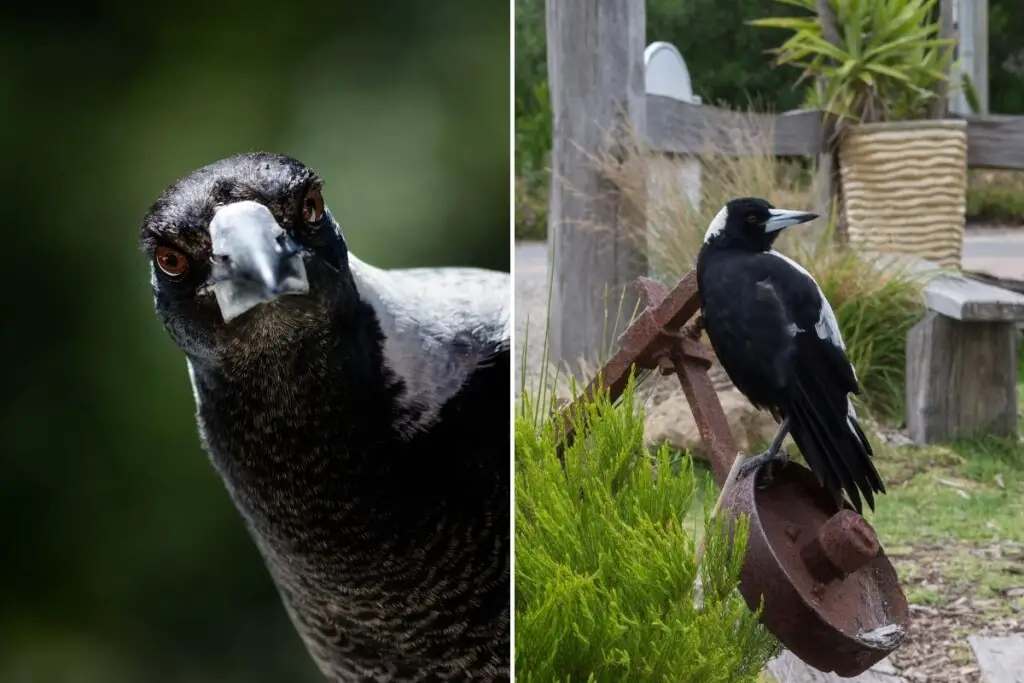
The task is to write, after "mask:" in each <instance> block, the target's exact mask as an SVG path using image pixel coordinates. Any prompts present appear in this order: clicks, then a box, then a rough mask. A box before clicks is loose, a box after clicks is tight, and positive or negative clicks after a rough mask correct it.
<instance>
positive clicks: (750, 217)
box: [747, 214, 761, 225]
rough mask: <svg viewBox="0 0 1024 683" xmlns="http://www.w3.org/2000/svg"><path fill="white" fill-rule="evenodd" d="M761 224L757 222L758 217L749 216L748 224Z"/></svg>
mask: <svg viewBox="0 0 1024 683" xmlns="http://www.w3.org/2000/svg"><path fill="white" fill-rule="evenodd" d="M760 222H761V221H759V220H757V216H756V215H754V214H750V215H749V216H747V223H748V224H750V225H757V224H758V223H760Z"/></svg>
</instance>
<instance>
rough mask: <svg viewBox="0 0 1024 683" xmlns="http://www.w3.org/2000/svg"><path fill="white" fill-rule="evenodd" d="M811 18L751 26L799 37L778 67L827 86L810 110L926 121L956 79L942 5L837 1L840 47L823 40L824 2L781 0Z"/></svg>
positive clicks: (812, 97)
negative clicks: (951, 76) (943, 34)
mask: <svg viewBox="0 0 1024 683" xmlns="http://www.w3.org/2000/svg"><path fill="white" fill-rule="evenodd" d="M779 2H782V3H785V4H787V5H792V6H795V7H800V8H802V9H804V10H806V11H808V12H810V13H811V16H802V17H775V18H769V19H757V20H754V21H751V22H749V23H750V24H751V25H752V26H757V27H761V28H779V29H786V30H788V31H791V32H792V34H793V35H792V36H790V38H789V39H788V40H786V41H785V42H784V43H783V44H782V46H781V47H779V48H778V49H777V50H775V51H774V52H775V53H776V59H775V61H776V63H777V64H780V65H791V66H796V67H799V68H800V69H802V70H803V73H802V75H801V76H800V79H801V80H803V79H819V78H823V79H824V80H825V85H824V86H823V87H816V88H812V89H810V90H809V91H808V93H809V101H808V104H809V106H812V107H817V108H822V109H825V110H827V111H829V112H831V113H832V114H834V115H835V116H836V117H838V118H839V119H841V120H843V119H851V120H853V121H855V122H862V121H863V122H872V121H893V120H906V119H919V118H926V117H927V115H928V108H929V106H930V103H931V101H932V100H933V99H934V98H935V97H937V91H936V89H937V87H938V85H939V84H940V83H941V82H944V81H948V78H947V76H946V74H947V73H948V71H949V67H950V64H951V60H952V54H953V51H952V46H953V44H954V42H955V41H953V40H950V39H942V38H939V24H938V22H937V21H936V20H935V18H934V11H933V10H934V8H935V3H936V0H830V2H829V4H830V6H831V7H832V10H833V12H834V13H835V23H836V29H837V32H838V35H839V42H838V44H833V43H831V42H829V40H828V39H827V38H826V36H825V35H824V34H823V29H822V25H821V22H820V21H819V20H818V16H817V14H816V13H815V6H816V0H779Z"/></svg>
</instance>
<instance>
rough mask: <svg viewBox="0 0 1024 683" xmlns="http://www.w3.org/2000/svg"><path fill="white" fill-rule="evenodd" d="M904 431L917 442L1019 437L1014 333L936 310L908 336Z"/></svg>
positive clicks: (1005, 327)
mask: <svg viewBox="0 0 1024 683" xmlns="http://www.w3.org/2000/svg"><path fill="white" fill-rule="evenodd" d="M906 382H907V394H906V397H907V406H906V410H907V430H908V431H909V432H910V438H911V439H913V440H914V442H915V443H919V444H926V443H937V442H943V441H952V440H954V439H956V438H958V437H966V436H970V435H972V434H979V433H986V434H996V435H1001V436H1011V437H1016V436H1017V419H1018V418H1017V331H1016V329H1015V327H1014V324H1013V323H1012V322H963V321H960V320H954V319H952V318H948V317H946V316H944V315H941V314H939V313H935V312H934V311H929V312H928V314H927V315H926V316H925V317H924V318H923V319H922V320H921V321H920V322H918V323H917V324H916V325H915V326H914V327H913V328H912V329H911V330H910V333H909V334H908V335H907V374H906Z"/></svg>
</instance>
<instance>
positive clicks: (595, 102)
mask: <svg viewBox="0 0 1024 683" xmlns="http://www.w3.org/2000/svg"><path fill="white" fill-rule="evenodd" d="M545 11H546V16H547V41H548V84H549V87H550V90H551V106H552V113H553V124H554V130H553V136H552V139H553V144H552V150H551V169H552V174H551V176H552V177H551V201H550V208H549V214H548V247H549V253H550V254H551V258H552V259H553V266H552V267H553V268H554V273H553V278H552V294H551V334H550V343H551V358H552V360H554V361H556V362H557V361H564V362H565V363H566V364H567V365H568V367H569V368H570V370H571V371H573V372H574V373H575V374H577V375H578V374H580V370H581V364H580V361H581V360H582V361H584V362H585V363H586V364H587V365H594V366H596V365H597V364H598V363H599V362H600V361H602V360H603V359H604V356H606V355H607V353H608V350H609V349H610V348H612V346H613V344H614V342H615V339H616V338H617V337H618V335H619V333H620V332H621V331H622V330H624V329H625V327H626V325H628V324H629V321H630V318H631V316H632V314H633V312H634V310H635V307H636V302H637V297H636V293H635V292H634V291H633V288H632V287H631V283H632V282H633V281H634V280H635V279H636V278H637V277H638V276H641V275H646V274H647V259H646V256H645V254H644V251H643V243H644V239H645V237H644V235H645V233H644V228H645V225H644V216H643V213H644V211H643V206H637V204H636V198H635V197H630V200H632V201H629V200H627V199H626V198H624V197H623V196H621V194H620V193H619V192H618V190H617V188H616V187H615V185H614V183H612V182H611V181H610V180H609V179H608V178H607V177H606V176H605V174H603V173H602V172H601V164H602V163H608V161H609V160H610V159H612V158H618V159H621V158H623V156H624V155H625V154H629V153H630V151H631V147H632V146H633V145H631V144H629V140H630V139H633V140H635V139H638V138H642V136H643V135H644V132H645V128H646V107H645V99H644V67H643V53H644V26H645V21H646V14H645V9H644V3H642V2H635V1H634V0H587V1H586V2H566V1H565V0H548V1H547V3H546V10H545Z"/></svg>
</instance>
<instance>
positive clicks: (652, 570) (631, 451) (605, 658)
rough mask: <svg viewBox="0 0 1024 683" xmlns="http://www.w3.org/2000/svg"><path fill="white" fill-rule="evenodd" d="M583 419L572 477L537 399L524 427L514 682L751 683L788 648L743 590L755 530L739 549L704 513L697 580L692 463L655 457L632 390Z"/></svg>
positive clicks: (571, 457)
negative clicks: (781, 646) (780, 646)
mask: <svg viewBox="0 0 1024 683" xmlns="http://www.w3.org/2000/svg"><path fill="white" fill-rule="evenodd" d="M580 413H581V415H579V416H578V417H577V420H576V425H575V426H576V433H577V434H584V433H585V434H586V436H585V437H580V438H579V439H578V440H577V441H576V442H575V443H574V445H573V446H572V447H570V448H568V449H566V451H565V453H564V463H565V469H564V470H563V466H562V463H561V461H560V460H559V458H558V455H557V454H556V450H555V446H556V425H555V424H554V423H553V422H552V421H551V420H539V421H538V420H536V419H534V410H533V408H532V407H531V399H530V396H529V395H528V394H526V393H524V396H523V399H522V403H521V404H520V410H519V411H518V414H517V418H516V424H515V430H516V434H515V444H516V445H515V466H516V517H515V523H516V545H515V548H516V584H515V585H516V595H515V603H516V604H515V610H516V622H515V623H516V629H515V634H516V636H515V638H516V676H517V680H521V681H524V683H526V682H532V683H551V682H553V681H559V682H566V683H577V682H578V683H585V682H588V681H600V682H601V683H613V682H615V681H630V682H634V683H645V682H647V681H652V682H653V681H675V682H680V683H685V682H688V681H692V682H693V683H698V682H700V683H743V682H751V683H752V682H753V681H755V680H756V679H757V676H758V672H759V671H760V670H761V669H762V668H763V667H764V665H765V664H766V663H767V661H768V660H769V659H770V658H771V657H772V656H773V655H774V654H776V652H777V645H776V643H775V640H774V638H773V637H772V636H771V635H770V634H769V633H768V632H767V631H766V630H764V629H763V628H762V627H761V626H760V624H759V623H758V622H757V619H756V616H755V615H754V614H752V613H751V612H750V610H749V609H748V608H747V605H746V603H745V602H744V601H743V599H742V597H740V595H739V594H738V592H737V591H736V590H735V589H736V586H737V583H738V577H739V570H740V565H741V562H742V557H743V554H744V552H745V550H746V539H747V529H748V524H747V520H746V519H742V518H741V519H740V520H738V523H737V524H736V535H735V537H734V545H733V546H732V550H731V551H730V549H729V541H728V536H727V533H726V525H725V524H724V523H721V522H720V521H710V520H709V519H708V508H707V507H706V508H705V515H704V525H703V531H704V534H705V535H706V537H707V538H708V548H707V553H706V555H705V557H704V561H703V563H702V565H701V568H700V569H699V570H698V568H697V567H696V566H695V564H694V541H693V538H694V536H695V535H696V534H695V533H693V532H695V531H696V520H694V519H692V518H691V519H688V518H687V517H688V515H687V512H688V510H689V509H690V504H691V501H692V500H693V498H694V494H695V491H696V481H695V477H694V473H693V468H692V465H691V464H690V460H689V458H683V459H682V460H681V461H680V460H676V461H675V462H673V461H672V459H671V458H670V455H669V450H668V449H667V448H662V449H660V450H659V451H658V452H657V453H656V454H651V453H650V452H649V451H648V450H647V449H646V448H645V446H644V442H643V416H642V413H641V411H640V410H639V409H638V408H637V407H636V406H635V402H634V401H633V385H632V383H631V384H630V386H629V388H628V389H627V391H626V394H625V395H624V397H623V400H622V401H621V402H618V403H617V405H616V406H614V407H613V406H612V404H611V402H610V401H609V400H608V397H607V395H603V396H599V397H598V398H597V399H595V400H594V401H593V402H592V403H590V404H589V405H586V406H584V408H583V409H582V410H581V411H580ZM712 499H713V496H708V497H707V498H706V500H712ZM688 527H689V529H688ZM698 572H699V575H700V578H701V582H702V586H703V589H702V593H703V598H702V604H701V605H700V606H695V592H696V589H695V580H696V579H697V576H698Z"/></svg>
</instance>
